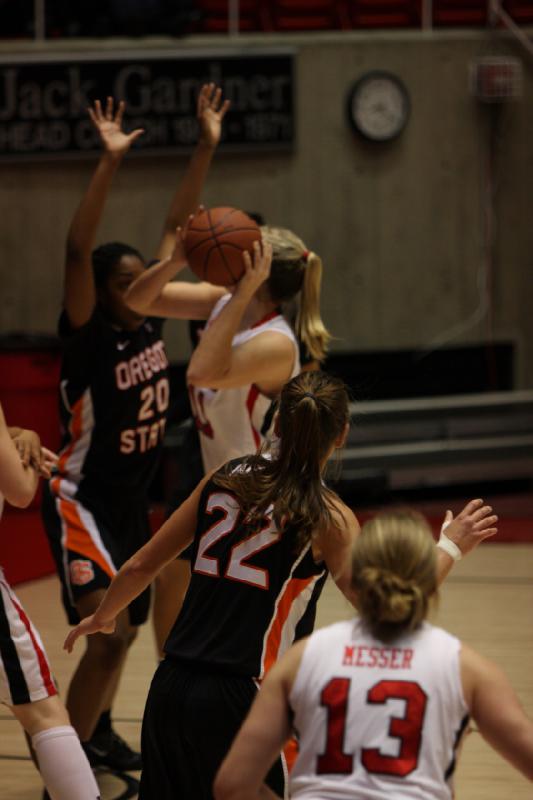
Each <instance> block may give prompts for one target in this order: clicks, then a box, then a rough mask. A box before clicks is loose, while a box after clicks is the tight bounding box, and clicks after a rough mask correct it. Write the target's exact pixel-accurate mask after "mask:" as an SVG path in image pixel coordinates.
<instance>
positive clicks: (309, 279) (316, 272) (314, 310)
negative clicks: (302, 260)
mask: <svg viewBox="0 0 533 800" xmlns="http://www.w3.org/2000/svg"><path fill="white" fill-rule="evenodd" d="M321 284H322V259H321V258H320V256H317V254H316V253H308V254H307V264H306V268H305V271H304V281H303V286H302V293H301V297H300V306H299V309H298V316H297V317H296V333H297V335H298V338H299V339H300V340H301V341H302V342H303V343H304V345H305V346H306V348H307V351H308V353H309V355H310V356H312V357H313V359H314V360H315V361H323V360H324V358H325V356H326V353H327V350H328V345H329V342H330V340H331V334H330V333H329V331H328V330H327V328H326V326H325V325H324V323H323V322H322V318H321V316H320V288H321Z"/></svg>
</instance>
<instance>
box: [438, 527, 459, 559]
mask: <svg viewBox="0 0 533 800" xmlns="http://www.w3.org/2000/svg"><path fill="white" fill-rule="evenodd" d="M437 547H440V549H441V550H444V552H445V553H448V555H449V556H451V557H452V558H453V560H454V561H460V560H461V558H462V557H463V554H462V553H461V551H460V549H459V548H458V547H457V545H456V544H455V542H452V540H451V539H448V537H447V536H446V534H445V533H444V532H443V531H441V533H440V539H439V541H438V542H437Z"/></svg>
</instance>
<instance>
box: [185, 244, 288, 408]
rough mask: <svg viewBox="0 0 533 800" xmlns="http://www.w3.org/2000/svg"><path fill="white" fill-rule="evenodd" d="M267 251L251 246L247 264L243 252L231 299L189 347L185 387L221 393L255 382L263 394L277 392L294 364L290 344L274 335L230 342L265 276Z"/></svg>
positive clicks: (286, 339)
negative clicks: (237, 343) (240, 273)
mask: <svg viewBox="0 0 533 800" xmlns="http://www.w3.org/2000/svg"><path fill="white" fill-rule="evenodd" d="M271 260H272V250H271V248H270V247H269V246H265V247H263V248H261V247H260V246H259V244H258V243H256V244H255V245H254V254H253V261H252V258H251V257H250V255H249V254H248V253H244V261H245V272H244V275H243V277H242V278H241V280H240V281H239V283H238V286H237V288H236V289H235V292H234V294H233V296H232V297H231V299H230V300H229V301H228V302H227V303H226V305H225V306H224V308H223V309H222V311H221V312H220V314H219V315H218V316H217V318H216V319H215V320H213V322H212V323H210V325H209V327H208V328H207V329H206V330H204V332H203V333H202V337H201V339H200V341H199V343H198V345H197V347H196V348H195V350H194V352H193V354H192V356H191V360H190V362H189V368H188V370H187V382H188V383H190V384H192V385H193V386H209V387H210V388H212V389H226V388H232V387H235V386H244V385H246V384H247V383H257V384H258V386H259V387H260V388H261V389H262V390H263V391H265V393H266V394H269V393H270V392H273V393H277V392H278V391H279V389H280V388H281V386H283V384H284V383H285V381H287V380H288V379H289V377H290V374H291V371H292V365H293V361H294V347H293V344H292V342H291V341H290V340H289V339H288V338H287V337H286V336H284V335H283V334H280V333H278V332H275V331H272V332H268V331H267V332H265V333H262V334H261V335H260V336H256V337H254V338H253V339H251V340H250V341H248V342H245V343H244V344H242V345H240V346H239V347H232V343H233V338H234V336H235V334H236V333H237V331H238V330H239V327H240V325H241V322H242V318H243V315H244V313H245V311H246V309H247V308H248V305H249V303H250V301H251V300H252V298H253V296H254V294H255V292H256V291H257V289H258V288H259V286H261V284H262V283H264V281H265V280H267V278H268V276H269V274H270V264H271Z"/></svg>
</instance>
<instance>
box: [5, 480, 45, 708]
mask: <svg viewBox="0 0 533 800" xmlns="http://www.w3.org/2000/svg"><path fill="white" fill-rule="evenodd" d="M3 506H4V498H3V497H2V495H1V494H0V518H1V517H2V511H3ZM54 694H57V689H56V687H55V685H54V681H53V679H52V675H51V672H50V665H49V663H48V659H47V657H46V653H45V650H44V647H43V643H42V641H41V637H40V636H39V634H38V633H37V631H36V630H35V628H34V627H33V625H32V623H31V622H30V620H29V619H28V617H27V615H26V613H25V611H24V609H23V607H22V605H21V603H20V600H19V599H18V598H17V596H16V594H15V593H14V592H13V590H12V589H11V587H10V586H9V584H8V582H7V581H6V578H5V575H4V571H3V570H2V568H0V703H5V704H6V705H8V706H14V705H22V704H24V703H32V702H35V701H36V700H43V699H44V698H45V697H51V696H52V695H54Z"/></svg>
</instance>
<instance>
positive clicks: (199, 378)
mask: <svg viewBox="0 0 533 800" xmlns="http://www.w3.org/2000/svg"><path fill="white" fill-rule="evenodd" d="M217 377H218V376H217V375H215V373H214V371H213V370H207V369H204V368H202V367H197V366H193V365H191V366H189V368H188V370H187V384H188V385H189V386H200V387H212V386H213V382H214V381H215V380H216V379H217Z"/></svg>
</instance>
